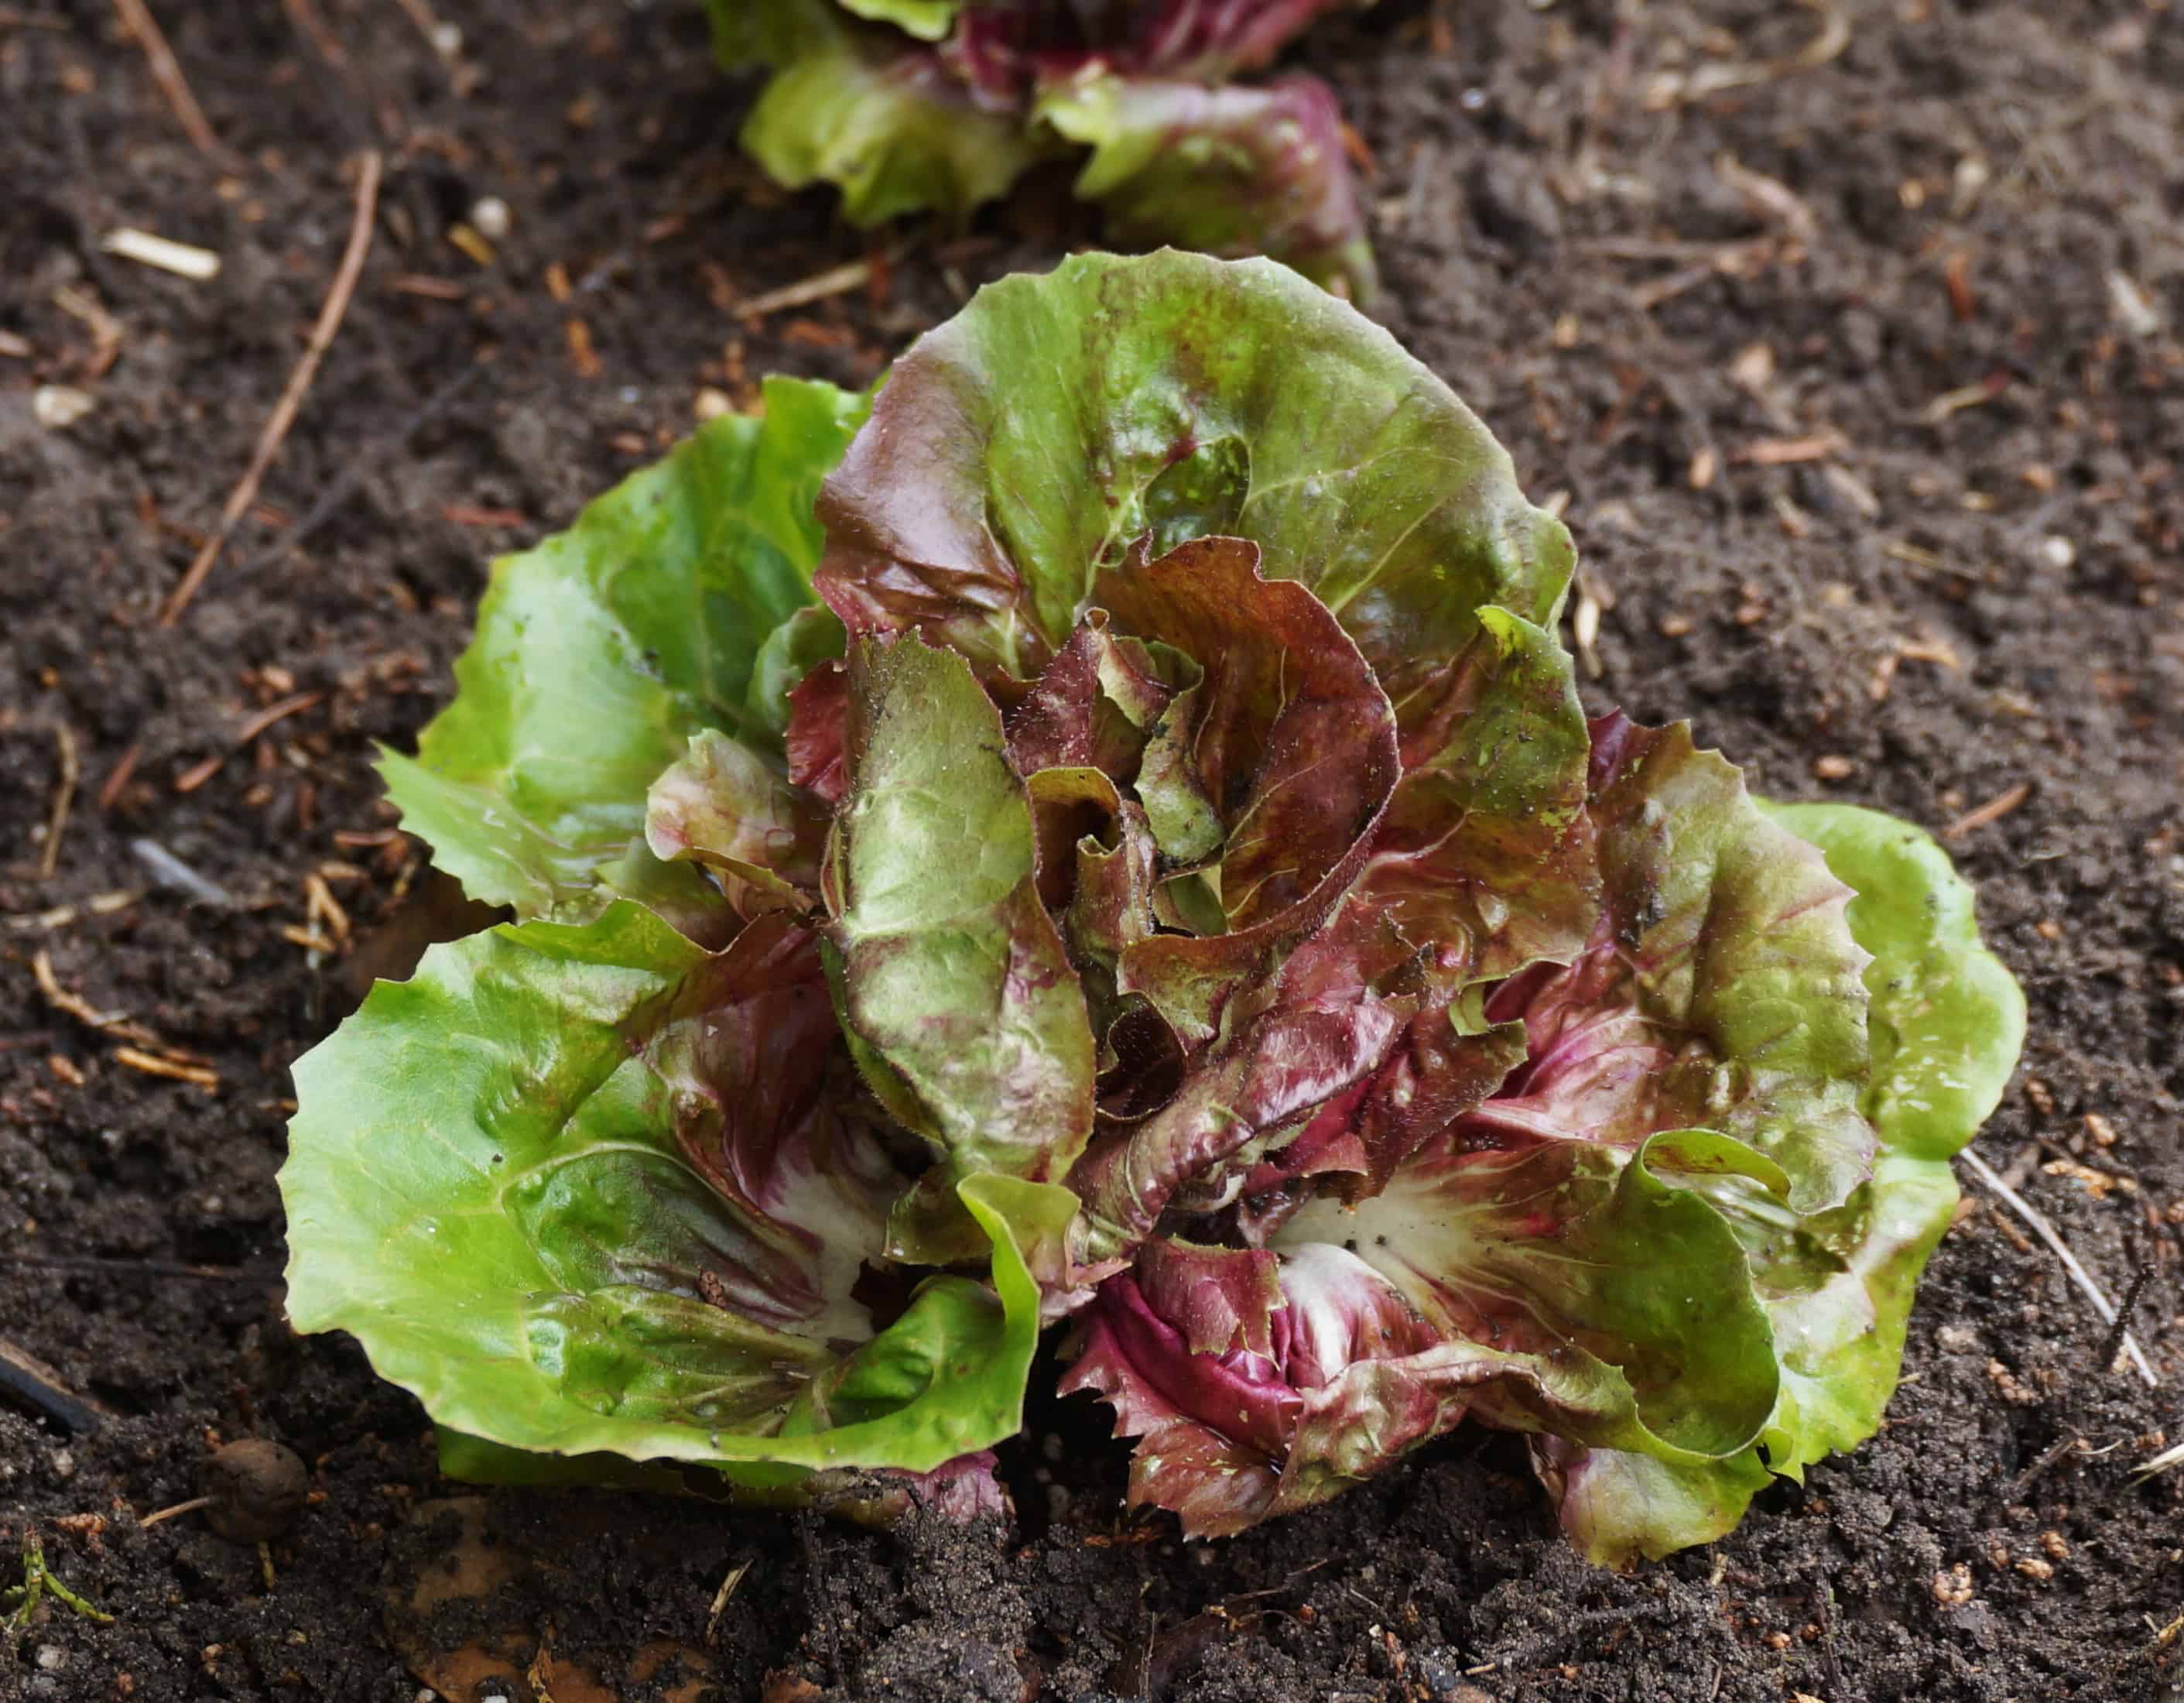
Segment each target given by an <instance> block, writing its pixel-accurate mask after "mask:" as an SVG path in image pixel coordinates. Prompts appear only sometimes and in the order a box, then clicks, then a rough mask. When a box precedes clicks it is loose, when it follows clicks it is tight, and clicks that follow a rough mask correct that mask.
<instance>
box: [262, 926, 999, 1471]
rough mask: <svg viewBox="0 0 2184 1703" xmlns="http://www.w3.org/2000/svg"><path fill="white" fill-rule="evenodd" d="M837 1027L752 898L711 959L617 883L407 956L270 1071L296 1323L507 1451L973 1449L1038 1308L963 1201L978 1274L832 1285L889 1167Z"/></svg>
mask: <svg viewBox="0 0 2184 1703" xmlns="http://www.w3.org/2000/svg"><path fill="white" fill-rule="evenodd" d="M832 1046H833V1018H832V1014H831V1011H830V1009H829V1007H828V1002H827V994H826V989H825V983H824V978H823V974H822V971H821V968H820V964H819V959H818V953H817V952H816V946H815V945H814V944H813V943H812V942H811V941H810V939H809V938H808V936H805V935H804V934H803V931H802V930H798V929H795V928H794V926H793V925H791V924H788V923H786V922H785V921H783V920H781V919H767V920H764V921H761V922H760V923H759V924H754V925H753V926H752V927H751V928H750V929H749V930H745V931H744V935H742V936H740V937H739V938H738V941H736V943H735V945H734V946H732V947H730V948H729V949H728V950H727V951H726V952H718V953H713V952H706V951H705V950H704V949H703V948H701V947H699V946H697V945H695V944H694V943H693V942H692V941H689V940H688V939H687V938H685V937H684V936H682V935H680V934H678V933H677V932H676V931H675V930H673V929H672V928H671V927H669V926H668V925H667V924H666V923H665V922H663V921H661V920H660V919H659V918H658V917H656V916H655V915H654V914H652V913H650V912H649V911H647V910H645V909H643V907H639V906H637V905H634V904H631V903H627V902H622V903H616V904H615V905H612V906H610V907H608V908H607V909H606V910H605V911H604V913H602V914H601V915H600V916H599V918H598V919H596V920H595V921H593V922H592V923H589V924H584V925H581V926H575V925H568V924H557V923H546V922H538V923H529V924H521V925H511V926H508V927H503V928H499V929H495V930H489V931H488V932H487V933H485V934H482V935H473V936H471V938H470V939H468V940H466V941H460V942H457V943H455V944H453V945H448V946H436V947H434V948H433V949H432V951H431V952H429V953H427V954H426V958H425V961H424V963H423V965H422V967H421V969H420V970H419V972H418V974H417V975H416V977H415V980H411V981H409V982H407V983H401V984H393V983H382V984H381V985H380V986H378V987H376V988H375V989H374V990H373V991H372V994H371V996H370V998H369V999H367V1000H366V1002H365V1005H364V1007H363V1008H362V1009H361V1010H360V1011H359V1013H358V1014H357V1015H356V1016H355V1017H354V1018H353V1019H351V1020H350V1021H349V1022H348V1024H346V1025H343V1028H342V1030H341V1031H340V1032H339V1033H338V1034H337V1036H335V1037H334V1038H333V1039H332V1040H331V1041H326V1043H324V1044H323V1045H321V1046H320V1047H318V1048H316V1049H315V1050H314V1051H313V1052H312V1053H309V1055H307V1056H306V1057H305V1058H304V1059H303V1060H301V1061H300V1062H299V1063H298V1065H297V1067H296V1080H297V1091H298V1101H299V1103H300V1107H301V1109H299V1111H298V1113H297V1114H296V1117H295V1120H294V1121H293V1123H292V1125H291V1129H290V1152H289V1158H288V1161H287V1164H286V1165H285V1166H284V1167H283V1168H282V1170H281V1179H280V1181H281V1192H282V1197H283V1199H284V1201H285V1203H286V1205H287V1213H288V1220H289V1225H290V1238H291V1248H292V1259H291V1263H290V1266H289V1270H288V1285H289V1290H288V1309H289V1315H290V1317H291V1319H292V1321H293V1322H294V1324H295V1326H296V1327H297V1328H298V1330H302V1331H306V1332H309V1331H323V1330H333V1329H344V1330H348V1331H349V1332H353V1333H354V1335H355V1336H356V1337H357V1338H358V1339H359V1341H360V1342H361V1343H363V1345H364V1348H365V1352H366V1354H369V1355H370V1358H371V1360H372V1362H373V1364H374V1365H375V1366H376V1368H377V1369H378V1371H380V1373H381V1374H382V1376H386V1377H387V1378H388V1379H390V1380H391V1381H392V1382H395V1383H398V1384H400V1385H402V1386H403V1387H404V1388H407V1389H409V1390H411V1391H413V1392H415V1393H416V1394H417V1395H418V1396H419V1397H420V1398H421V1399H422V1400H423V1402H424V1404H425V1406H426V1410H427V1411H428V1412H430V1413H431V1414H432V1416H433V1418H434V1419H435V1420H436V1421H439V1422H440V1423H443V1424H444V1425H447V1426H448V1427H452V1428H454V1430H456V1431H459V1432H465V1433H467V1434H468V1435H470V1436H471V1437H473V1438H479V1439H482V1440H483V1441H484V1442H487V1443H496V1444H499V1445H501V1446H503V1447H505V1448H509V1449H525V1450H531V1451H535V1452H539V1453H544V1454H549V1455H586V1454H591V1453H605V1454H610V1455H618V1456H622V1457H626V1458H628V1459H631V1460H666V1461H686V1462H694V1463H699V1464H702V1465H705V1466H710V1467H713V1468H716V1469H717V1470H719V1471H722V1472H725V1473H727V1475H728V1476H729V1477H731V1478H734V1477H738V1475H741V1476H742V1477H745V1478H748V1479H750V1480H752V1481H754V1482H755V1483H756V1484H758V1485H759V1486H760V1488H765V1487H767V1486H772V1487H773V1488H782V1486H783V1481H784V1479H787V1480H789V1481H792V1482H793V1481H794V1478H795V1477H796V1476H797V1475H798V1474H800V1473H803V1472H808V1471H816V1470H821V1469H837V1468H850V1467H886V1468H900V1469H906V1470H908V1471H933V1470H934V1469H937V1468H939V1467H941V1466H943V1465H944V1464H945V1463H947V1462H949V1461H951V1460H955V1459H956V1457H959V1456H961V1455H966V1454H969V1453H972V1452H974V1451H976V1450H978V1449H984V1448H986V1447H988V1446H989V1445H990V1444H992V1443H995V1442H997V1441H999V1440H1000V1438H1005V1437H1007V1436H1009V1435H1011V1433H1013V1432H1015V1431H1016V1430H1017V1427H1018V1426H1019V1425H1020V1423H1021V1421H1022V1396H1023V1387H1024V1381H1025V1378H1026V1376H1027V1375H1028V1369H1029V1365H1030V1360H1031V1355H1032V1353H1033V1350H1034V1348H1035V1346H1036V1342H1037V1335H1038V1329H1039V1294H1038V1289H1037V1286H1036V1284H1035V1283H1034V1281H1033V1279H1032V1277H1031V1276H1030V1274H1029V1272H1028V1270H1027V1269H1026V1266H1025V1265H1024V1261H1023V1258H1022V1254H1020V1253H1019V1252H1018V1251H1017V1242H1016V1235H1015V1231H1014V1230H1013V1229H1012V1227H1011V1222H1010V1220H1009V1217H1008V1216H1007V1208H1006V1198H1002V1199H1003V1204H1002V1205H1000V1206H996V1205H995V1204H994V1203H992V1201H990V1200H989V1198H988V1196H987V1195H986V1194H985V1193H983V1192H982V1191H983V1188H984V1187H985V1183H984V1181H982V1180H980V1179H977V1178H972V1179H967V1180H966V1181H964V1183H963V1184H962V1186H961V1191H960V1196H961V1203H962V1206H963V1209H964V1210H965V1212H966V1213H967V1214H968V1216H969V1218H970V1219H971V1220H972V1221H973V1222H974V1223H975V1224H976V1225H977V1226H978V1227H979V1229H980V1230H981V1231H983V1234H984V1235H985V1236H986V1237H988V1238H989V1241H990V1243H991V1250H992V1251H991V1258H992V1265H993V1283H992V1287H988V1286H987V1285H985V1284H983V1283H978V1282H974V1281H971V1280H969V1279H967V1278H963V1277H956V1276H939V1277H933V1278H930V1279H928V1281H926V1282H925V1283H924V1284H923V1285H922V1286H921V1287H919V1288H918V1290H917V1292H916V1293H915V1294H914V1295H913V1296H912V1297H911V1300H910V1303H909V1305H908V1307H907V1309H905V1311H904V1312H903V1313H902V1314H901V1315H900V1317H898V1318H896V1319H895V1320H894V1322H893V1323H891V1324H889V1326H887V1327H886V1328H885V1329H884V1330H881V1331H877V1332H875V1331H874V1330H873V1328H872V1321H871V1318H870V1316H869V1315H867V1313H866V1310H865V1309H864V1307H863V1306H862V1305H861V1304H859V1303H858V1302H857V1301H855V1300H854V1299H853V1298H852V1297H851V1294H850V1290H851V1287H853V1286H854V1284H855V1281H856V1278H857V1276H858V1273H859V1272H860V1270H861V1269H862V1265H863V1262H864V1261H865V1260H866V1259H871V1258H877V1256H878V1254H879V1253H880V1251H881V1247H882V1243H883V1239H884V1231H885V1224H886V1215H887V1212H888V1209H889V1204H890V1203H891V1201H892V1200H893V1198H894V1196H895V1194H896V1193H897V1192H899V1191H900V1188H901V1187H902V1185H903V1179H902V1178H901V1176H900V1175H899V1174H898V1173H897V1172H896V1171H895V1170H894V1165H893V1163H892V1161H891V1160H890V1159H889V1157H888V1155H887V1153H886V1152H885V1149H884V1147H883V1144H882V1143H881V1142H880V1141H879V1140H878V1138H877V1134H876V1132H875V1131H874V1130H873V1129H872V1126H871V1123H870V1119H869V1114H865V1113H861V1112H860V1111H859V1109H858V1107H859V1104H860V1101H859V1098H858V1097H857V1096H856V1095H855V1092H853V1090H854V1082H853V1081H850V1082H847V1083H846V1084H845V1082H844V1079H843V1078H842V1077H841V1076H840V1075H839V1073H838V1072H830V1071H828V1070H827V1069H825V1068H824V1061H825V1058H826V1056H827V1050H828V1048H829V1047H832ZM784 1469H787V1470H786V1471H784Z"/></svg>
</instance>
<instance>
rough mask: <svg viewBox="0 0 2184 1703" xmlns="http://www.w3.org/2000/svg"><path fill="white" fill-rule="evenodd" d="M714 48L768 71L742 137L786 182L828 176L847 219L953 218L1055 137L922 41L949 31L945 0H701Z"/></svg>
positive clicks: (795, 184) (987, 196)
mask: <svg viewBox="0 0 2184 1703" xmlns="http://www.w3.org/2000/svg"><path fill="white" fill-rule="evenodd" d="M707 9H708V10H709V11H710V14H711V16H712V20H713V31H714V50H715V53H716V54H717V55H718V57H719V58H720V59H721V62H722V63H723V64H725V65H727V67H729V68H730V69H731V70H733V69H734V68H735V67H737V66H738V65H741V64H746V63H749V62H751V61H754V60H755V61H757V62H758V63H760V64H766V65H770V66H772V67H773V68H774V75H773V77H772V81H769V82H768V83H767V84H766V89H765V92H763V93H762V94H760V97H759V99H758V103H757V105H755V107H753V108H752V109H751V114H750V116H749V118H748V119H746V120H744V133H743V142H744V147H745V148H747V149H749V152H750V154H751V155H752V157H753V158H754V159H756V160H757V161H758V162H759V164H760V165H763V166H764V167H765V168H766V171H767V173H768V174H769V175H770V176H772V177H773V179H774V180H775V181H777V182H778V183H781V184H783V186H785V187H788V188H790V189H803V188H807V187H810V186H811V185H812V184H815V183H831V184H833V185H834V186H835V187H837V188H838V189H839V190H840V191H841V192H842V209H843V211H844V213H846V214H847V215H849V217H850V220H851V221H852V222H854V223H855V224H859V225H875V224H877V223H879V222H880V221H882V220H885V219H892V218H894V217H895V216H896V215H899V214H903V213H916V212H922V211H923V210H925V209H928V208H932V209H939V210H940V211H942V212H945V213H950V214H953V215H956V216H958V217H961V216H962V215H967V214H968V213H969V212H970V211H971V210H972V209H973V208H975V207H977V206H978V205H979V204H981V203H983V202H987V201H990V200H992V199H993V198H995V196H997V195H1000V194H1001V193H1004V192H1006V190H1007V188H1008V187H1009V186H1010V185H1011V183H1013V182H1015V181H1016V180H1017V177H1018V176H1020V175H1022V172H1023V171H1024V170H1025V169H1026V168H1027V167H1028V166H1030V165H1033V164H1034V163H1035V162H1036V161H1037V160H1038V159H1039V158H1040V157H1041V156H1042V155H1043V154H1047V153H1050V152H1051V151H1052V148H1051V145H1050V144H1049V143H1047V142H1045V141H1044V139H1043V138H1040V137H1037V136H1035V135H1034V133H1033V132H1031V131H1029V130H1028V129H1027V128H1026V127H1025V126H1024V123H1023V120H1022V117H1021V115H1019V114H1017V113H1016V112H1014V111H1012V110H1001V111H996V110H994V109H992V108H991V107H990V106H989V105H987V104H984V103H980V102H979V101H978V100H977V99H976V98H974V94H973V91H972V88H971V87H969V86H968V85H967V84H965V83H963V82H961V81H959V80H958V79H957V78H956V77H955V76H953V75H950V72H949V70H948V69H947V68H946V66H944V64H942V63H941V61H940V59H939V56H938V55H937V54H935V53H933V52H932V51H931V49H930V48H929V47H926V46H924V45H923V43H924V42H930V41H933V40H937V39H939V36H942V35H944V34H945V33H946V31H947V28H948V23H949V15H950V14H951V13H953V12H954V11H956V10H957V9H959V8H957V7H956V5H953V4H951V3H950V0H858V3H857V4H855V6H851V7H850V8H847V9H849V10H850V11H854V12H857V13H861V14H863V15H864V16H865V17H866V18H872V19H878V20H884V22H885V23H886V24H889V25H894V26H896V27H897V28H899V29H900V30H901V31H904V32H905V33H903V34H900V35H898V34H896V33H895V31H894V30H893V29H889V28H886V27H874V26H869V25H863V24H861V23H858V22H856V21H854V20H851V19H849V18H845V17H844V16H843V15H842V9H841V8H838V5H837V0H707Z"/></svg>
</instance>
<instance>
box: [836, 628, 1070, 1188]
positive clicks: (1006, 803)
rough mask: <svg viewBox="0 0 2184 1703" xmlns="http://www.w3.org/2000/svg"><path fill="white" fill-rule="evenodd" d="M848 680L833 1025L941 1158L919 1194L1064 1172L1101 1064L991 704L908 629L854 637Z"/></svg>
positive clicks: (955, 662)
mask: <svg viewBox="0 0 2184 1703" xmlns="http://www.w3.org/2000/svg"><path fill="white" fill-rule="evenodd" d="M850 689H851V690H850V696H851V702H852V706H853V709H852V713H851V716H850V735H849V750H850V755H849V758H848V765H849V773H850V792H849V796H848V797H847V798H846V799H845V800H844V803H843V807H842V810H841V813H840V814H839V815H838V817H837V818H836V821H835V827H834V833H833V840H832V841H831V843H830V845H829V847H828V852H827V871H826V881H825V885H826V896H827V907H828V908H829V910H830V911H831V912H832V913H833V919H834V920H833V928H832V930H830V932H829V940H830V942H831V944H832V948H833V952H834V954H835V961H834V962H835V969H834V974H835V980H836V982H837V986H838V990H839V992H838V997H839V1002H840V1008H841V1014H842V1022H843V1027H844V1029H845V1030H847V1031H848V1032H849V1033H850V1036H851V1037H852V1038H853V1040H854V1041H855V1042H856V1043H857V1044H858V1047H859V1049H860V1051H859V1059H860V1063H861V1064H862V1065H863V1066H864V1068H865V1069H866V1075H867V1076H868V1077H869V1078H870V1079H871V1080H872V1083H873V1086H874V1089H875V1091H876V1092H877V1093H878V1094H879V1095H880V1097H881V1099H882V1101H883V1103H885V1104H886V1105H887V1107H888V1108H889V1110H890V1111H891V1112H893V1113H894V1115H895V1116H896V1117H897V1118H898V1119H900V1120H901V1121H902V1122H903V1123H904V1124H905V1125H906V1126H907V1127H909V1128H910V1129H911V1130H914V1131H917V1133H918V1134H920V1135H922V1136H924V1137H925V1138H926V1139H927V1140H928V1142H931V1143H932V1144H933V1148H934V1151H935V1152H936V1153H938V1154H939V1156H940V1157H941V1159H942V1160H943V1161H944V1164H943V1165H942V1167H941V1168H940V1170H939V1171H938V1172H937V1173H935V1174H933V1175H931V1176H928V1179H927V1181H926V1183H925V1185H924V1186H923V1192H924V1193H925V1194H926V1196H927V1197H928V1198H932V1197H933V1193H934V1192H935V1191H937V1190H939V1189H941V1188H944V1187H947V1188H952V1186H953V1184H954V1183H955V1182H956V1181H958V1180H960V1179H961V1178H962V1177H965V1176H967V1175H971V1174H972V1173H973V1172H977V1171H982V1170H991V1171H999V1172H1001V1173H1004V1174H1006V1175H1011V1176H1021V1177H1024V1178H1028V1179H1029V1180H1031V1181H1058V1180H1059V1179H1060V1178H1061V1175H1064V1174H1065V1173H1066V1172H1067V1170H1068V1168H1069V1166H1070V1165H1071V1164H1072V1163H1073V1161H1074V1160H1075V1159H1076V1158H1077V1155H1078V1152H1079V1151H1081V1150H1082V1148H1083V1147H1084V1142H1085V1140H1086V1139H1087V1138H1088V1137H1089V1135H1090V1134H1091V1130H1092V1102H1093V1077H1094V1075H1095V1068H1096V1061H1095V1047H1094V1043H1093V1038H1092V1027H1091V1023H1090V1019H1089V1018H1088V1016H1087V1015H1086V1012H1085V1005H1084V990H1083V988H1082V987H1081V986H1080V985H1079V983H1078V977H1077V973H1076V971H1075V970H1074V969H1072V968H1071V966H1070V963H1069V958H1068V955H1067V952H1066V951H1065V950H1064V948H1063V946H1062V942H1061V935H1060V933H1059V932H1058V930H1056V926H1055V924H1054V922H1053V919H1051V918H1050V917H1049V916H1048V915H1047V913H1046V911H1045V908H1044V907H1042V906H1041V904H1040V902H1039V888H1038V883H1037V868H1036V857H1035V841H1034V835H1033V825H1032V808H1031V804H1030V801H1029V800H1028V797H1027V796H1026V795H1025V790H1024V787H1023V784H1022V782H1021V781H1020V780H1019V779H1017V775H1016V773H1015V772H1014V771H1013V770H1012V769H1011V768H1010V767H1009V763H1008V759H1007V757H1006V748H1005V743H1004V740H1003V737H1002V733H1001V719H1000V712H998V711H996V710H995V707H994V706H993V703H992V701H990V700H989V699H988V697H987V696H986V695H985V693H984V692H983V690H981V689H980V687H979V685H978V682H977V680H976V679H975V678H972V673H971V671H970V669H969V667H967V665H966V664H965V663H964V662H963V660H962V659H961V657H959V656H953V655H951V654H950V653H949V652H948V651H945V650H931V649H928V647H927V646H926V645H925V644H924V643H923V641H922V640H921V639H918V638H917V636H916V635H915V634H911V635H909V636H906V637H905V638H902V639H898V640H895V641H894V642H891V643H890V642H886V641H882V640H875V639H862V640H860V641H858V643H857V644H856V645H855V647H854V648H853V650H852V651H851V654H850ZM942 1198H943V1199H944V1197H942Z"/></svg>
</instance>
